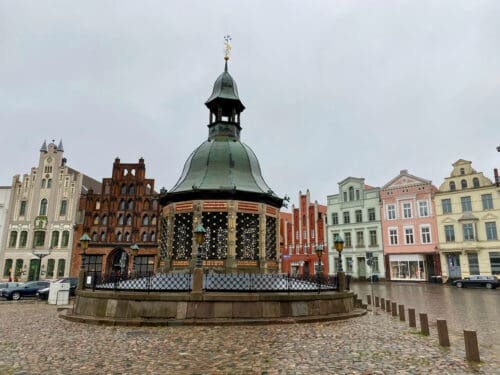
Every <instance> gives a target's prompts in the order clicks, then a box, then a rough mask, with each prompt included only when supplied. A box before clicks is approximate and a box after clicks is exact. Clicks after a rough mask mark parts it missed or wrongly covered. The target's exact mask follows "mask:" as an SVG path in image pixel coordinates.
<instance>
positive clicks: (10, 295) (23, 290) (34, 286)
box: [2, 281, 50, 301]
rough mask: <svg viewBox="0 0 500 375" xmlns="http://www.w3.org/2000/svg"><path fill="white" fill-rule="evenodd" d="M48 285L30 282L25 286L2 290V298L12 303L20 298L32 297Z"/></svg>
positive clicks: (48, 283) (41, 282) (43, 282)
mask: <svg viewBox="0 0 500 375" xmlns="http://www.w3.org/2000/svg"><path fill="white" fill-rule="evenodd" d="M49 285H50V282H49V281H30V282H28V283H26V284H22V285H18V286H14V287H11V288H6V289H2V297H4V298H7V299H13V300H14V301H17V300H18V299H21V298H22V297H34V296H36V292H38V290H39V289H42V288H46V287H48V286H49Z"/></svg>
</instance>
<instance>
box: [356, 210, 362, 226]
mask: <svg viewBox="0 0 500 375" xmlns="http://www.w3.org/2000/svg"><path fill="white" fill-rule="evenodd" d="M362 221H363V213H362V211H361V210H356V223H361V222H362Z"/></svg>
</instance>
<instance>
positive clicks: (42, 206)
mask: <svg viewBox="0 0 500 375" xmlns="http://www.w3.org/2000/svg"><path fill="white" fill-rule="evenodd" d="M39 215H44V216H45V215H47V199H45V198H43V199H42V201H41V202H40V213H39Z"/></svg>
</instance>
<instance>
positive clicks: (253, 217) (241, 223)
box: [236, 212, 259, 260]
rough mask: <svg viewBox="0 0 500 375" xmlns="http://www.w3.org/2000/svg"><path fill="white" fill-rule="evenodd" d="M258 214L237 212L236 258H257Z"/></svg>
mask: <svg viewBox="0 0 500 375" xmlns="http://www.w3.org/2000/svg"><path fill="white" fill-rule="evenodd" d="M258 257H259V215H257V214H245V213H241V212H238V214H237V216H236V258H238V259H252V260H253V259H258Z"/></svg>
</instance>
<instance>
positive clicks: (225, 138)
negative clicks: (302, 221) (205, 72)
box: [161, 62, 282, 208]
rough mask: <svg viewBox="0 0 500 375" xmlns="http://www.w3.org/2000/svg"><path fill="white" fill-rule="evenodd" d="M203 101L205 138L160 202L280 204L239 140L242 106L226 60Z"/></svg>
mask: <svg viewBox="0 0 500 375" xmlns="http://www.w3.org/2000/svg"><path fill="white" fill-rule="evenodd" d="M205 105H206V106H207V107H208V108H209V109H210V123H209V125H208V128H209V135H208V140H207V141H205V142H203V143H202V144H201V145H200V146H199V147H198V148H197V149H196V150H194V151H193V152H192V153H191V155H190V156H189V158H188V160H187V161H186V163H185V165H184V170H183V171H182V175H181V177H180V178H179V180H178V181H177V183H176V184H175V186H174V187H173V188H172V189H171V190H169V191H168V192H167V193H165V194H164V195H163V196H162V199H161V201H162V204H163V205H166V204H168V203H170V202H179V201H185V200H191V199H241V200H249V201H255V202H264V203H268V204H271V205H273V206H275V207H278V208H279V207H281V205H282V199H281V198H279V197H278V196H276V195H275V194H274V192H273V191H272V190H271V188H270V187H269V186H268V185H267V184H266V182H265V181H264V179H263V177H262V174H261V170H260V165H259V161H258V159H257V157H256V156H255V154H254V152H253V151H252V149H251V148H250V147H249V146H247V145H246V144H244V143H243V142H241V141H240V131H241V127H240V121H239V120H240V113H241V112H242V111H243V110H244V109H245V106H244V105H243V104H242V103H241V101H240V99H239V96H238V90H237V88H236V82H235V81H234V79H233V78H232V77H231V75H230V74H229V73H228V71H227V62H226V66H225V69H224V72H223V73H222V74H221V75H220V76H219V77H218V78H217V80H216V81H215V83H214V88H213V91H212V95H211V96H210V98H209V99H208V100H207V102H206V103H205Z"/></svg>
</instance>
